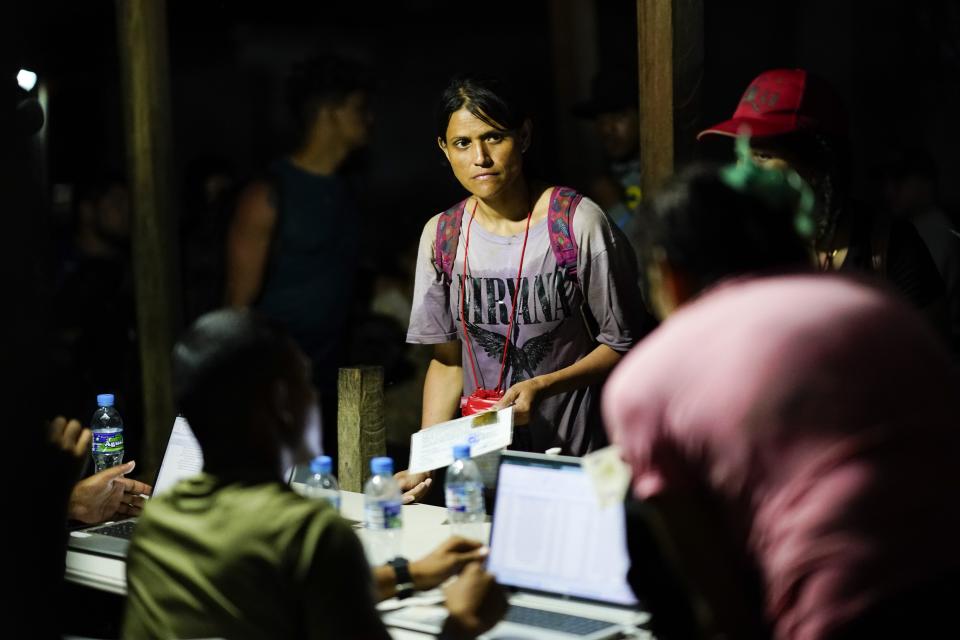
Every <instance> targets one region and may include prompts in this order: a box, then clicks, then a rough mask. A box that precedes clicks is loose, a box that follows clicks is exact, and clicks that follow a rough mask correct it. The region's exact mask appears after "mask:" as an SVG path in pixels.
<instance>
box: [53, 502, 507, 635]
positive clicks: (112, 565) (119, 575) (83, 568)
mask: <svg viewBox="0 0 960 640" xmlns="http://www.w3.org/2000/svg"><path fill="white" fill-rule="evenodd" d="M295 488H296V487H295ZM342 496H343V501H342V504H341V510H340V511H341V513H342V515H343V516H344V517H345V518H349V519H351V520H357V521H359V522H362V521H363V494H362V493H354V492H351V491H344V492H343V494H342ZM446 518H447V512H446V510H445V509H443V508H442V507H433V506H429V505H424V504H413V505H405V506H404V507H403V538H402V542H401V549H402V554H403V556H404V557H406V558H408V559H410V560H419V559H420V558H422V557H423V556H425V555H427V554H428V553H430V552H431V551H433V550H434V549H435V548H437V546H438V545H440V543H442V542H443V541H444V540H446V539H447V538H448V537H450V525H448V524H444V521H445V520H446ZM354 530H355V531H356V532H357V535H358V536H359V537H360V539H361V540H363V541H364V542H365V544H364V551H367V545H366V536H367V532H366V530H364V529H363V528H356V529H354ZM484 535H485V536H486V539H489V536H490V525H489V524H486V525H485V526H484ZM485 541H486V540H485ZM65 577H66V579H67V580H68V581H70V582H73V583H75V584H78V585H82V586H84V587H89V588H92V589H97V590H100V591H107V592H110V593H115V594H118V595H121V596H125V595H126V594H127V576H126V563H125V562H124V561H123V560H118V559H116V558H107V557H104V556H98V555H94V554H90V553H84V552H82V551H74V550H73V549H70V550H68V551H67V566H66V573H65ZM391 633H392V634H393V636H394V637H395V638H423V637H426V636H423V635H422V634H418V633H412V632H409V631H403V630H400V629H397V630H391Z"/></svg>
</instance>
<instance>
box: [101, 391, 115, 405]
mask: <svg viewBox="0 0 960 640" xmlns="http://www.w3.org/2000/svg"><path fill="white" fill-rule="evenodd" d="M113 400H114V398H113V394H112V393H101V394H99V395H98V396H97V406H98V407H112V406H113Z"/></svg>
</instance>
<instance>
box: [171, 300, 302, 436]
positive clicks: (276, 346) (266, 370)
mask: <svg viewBox="0 0 960 640" xmlns="http://www.w3.org/2000/svg"><path fill="white" fill-rule="evenodd" d="M292 344H293V343H292V341H291V339H290V337H289V336H288V334H287V332H286V331H285V330H284V329H282V328H281V327H280V326H279V325H278V324H276V323H274V322H272V321H270V320H267V319H266V318H264V317H263V316H261V315H260V314H258V313H257V312H255V311H251V310H249V309H219V310H217V311H211V312H210V313H207V314H205V315H203V316H201V317H200V318H198V319H197V320H196V322H194V323H193V325H191V326H190V328H189V329H188V330H187V331H186V333H185V334H184V335H183V337H181V338H180V340H179V341H178V342H177V344H176V345H175V346H174V348H173V380H174V400H175V402H176V406H177V410H178V411H179V412H180V413H181V414H182V415H183V416H184V417H185V418H186V419H187V421H188V422H189V423H190V426H191V428H192V429H193V431H194V432H195V434H196V436H197V439H198V440H199V441H200V444H201V446H206V444H205V443H206V442H211V441H214V440H217V439H218V438H220V437H221V436H222V435H224V434H223V433H219V431H221V430H222V429H224V428H230V425H231V423H235V422H236V421H238V420H239V421H241V422H242V421H243V419H244V417H245V416H247V415H249V413H250V410H251V409H252V408H254V405H255V403H256V402H258V401H259V399H260V398H262V396H263V392H264V391H265V390H267V389H268V387H269V384H270V383H271V382H272V381H274V380H277V379H280V378H282V377H283V376H284V374H285V368H284V367H285V365H284V363H285V355H286V354H287V353H288V351H289V350H290V349H291V345H292ZM238 426H239V425H238Z"/></svg>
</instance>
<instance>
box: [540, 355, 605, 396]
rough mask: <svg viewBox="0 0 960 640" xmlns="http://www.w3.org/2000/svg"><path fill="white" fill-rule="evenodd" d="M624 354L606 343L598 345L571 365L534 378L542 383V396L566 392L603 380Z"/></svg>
mask: <svg viewBox="0 0 960 640" xmlns="http://www.w3.org/2000/svg"><path fill="white" fill-rule="evenodd" d="M622 357H623V355H622V354H621V353H619V352H617V351H614V350H613V349H611V348H610V347H608V346H607V345H605V344H601V345H597V347H596V348H595V349H594V350H593V351H591V352H590V353H588V354H587V355H586V356H584V357H583V358H580V359H579V360H577V361H576V362H574V363H573V364H572V365H570V366H569V367H564V368H563V369H559V370H557V371H553V372H551V373H545V374H543V375H542V376H537V377H536V378H534V380H536V381H537V382H538V383H539V385H540V389H541V391H540V394H541V396H542V397H548V396H553V395H556V394H558V393H566V392H567V391H572V390H574V389H580V388H582V387H587V386H590V385H592V384H596V383H598V382H603V380H604V379H605V378H606V377H607V374H608V373H610V370H611V369H613V368H614V367H615V366H616V364H617V363H618V362H620V358H622Z"/></svg>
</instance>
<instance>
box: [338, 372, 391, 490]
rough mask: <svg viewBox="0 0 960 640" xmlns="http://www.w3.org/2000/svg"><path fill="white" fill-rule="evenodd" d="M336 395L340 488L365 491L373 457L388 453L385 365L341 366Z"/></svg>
mask: <svg viewBox="0 0 960 640" xmlns="http://www.w3.org/2000/svg"><path fill="white" fill-rule="evenodd" d="M337 396H338V398H337V449H338V454H337V455H338V457H339V462H338V467H339V469H338V470H339V480H340V487H341V488H342V489H343V490H344V491H363V485H364V483H365V482H366V481H367V479H368V478H369V477H370V459H371V458H374V457H376V456H382V455H386V452H387V437H386V430H385V429H384V426H383V367H358V368H351V369H340V378H339V381H338V389H337Z"/></svg>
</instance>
